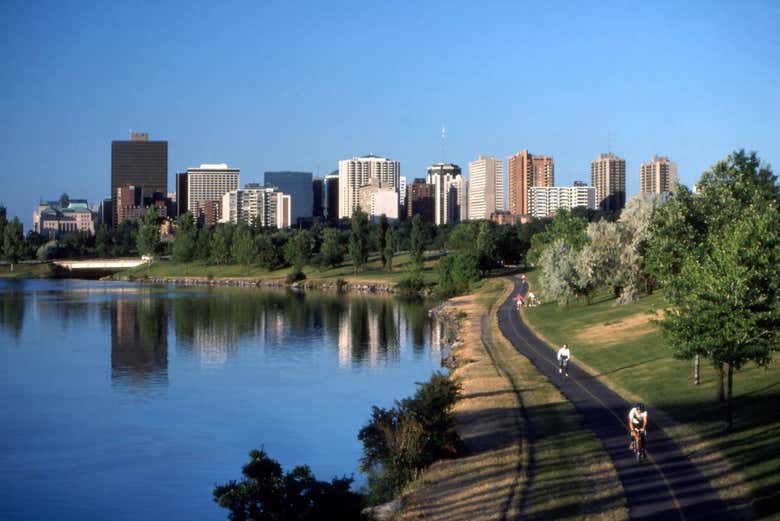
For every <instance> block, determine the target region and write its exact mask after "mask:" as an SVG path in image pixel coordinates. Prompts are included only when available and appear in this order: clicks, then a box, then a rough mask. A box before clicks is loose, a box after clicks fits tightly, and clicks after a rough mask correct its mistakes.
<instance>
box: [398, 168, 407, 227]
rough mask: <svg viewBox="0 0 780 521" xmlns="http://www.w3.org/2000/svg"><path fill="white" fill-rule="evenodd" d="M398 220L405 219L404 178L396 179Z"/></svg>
mask: <svg viewBox="0 0 780 521" xmlns="http://www.w3.org/2000/svg"><path fill="white" fill-rule="evenodd" d="M398 218H399V219H400V220H404V219H405V218H406V178H405V177H404V176H399V177H398Z"/></svg>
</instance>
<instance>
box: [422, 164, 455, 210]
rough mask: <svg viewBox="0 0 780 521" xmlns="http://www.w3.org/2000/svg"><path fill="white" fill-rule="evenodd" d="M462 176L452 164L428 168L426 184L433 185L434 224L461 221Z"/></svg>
mask: <svg viewBox="0 0 780 521" xmlns="http://www.w3.org/2000/svg"><path fill="white" fill-rule="evenodd" d="M462 180H463V175H462V174H461V170H460V167H459V166H458V165H454V164H452V163H436V164H435V165H431V166H429V167H428V184H429V185H433V214H434V222H435V223H436V224H447V223H453V222H458V221H460V220H461V210H462V206H461V205H462V202H463V194H462V193H461V192H462V190H463V183H462Z"/></svg>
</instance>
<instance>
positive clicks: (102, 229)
mask: <svg viewBox="0 0 780 521" xmlns="http://www.w3.org/2000/svg"><path fill="white" fill-rule="evenodd" d="M113 247H114V240H113V237H112V234H111V231H110V230H109V229H108V226H106V225H105V224H101V225H100V226H98V229H97V231H96V232H95V253H96V254H97V256H98V257H108V256H109V255H111V250H112V248H113Z"/></svg>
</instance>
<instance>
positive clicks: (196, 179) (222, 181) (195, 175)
mask: <svg viewBox="0 0 780 521" xmlns="http://www.w3.org/2000/svg"><path fill="white" fill-rule="evenodd" d="M240 177H241V170H240V169H239V168H228V166H227V165H226V164H225V163H219V164H215V165H200V167H198V168H188V169H187V179H186V183H183V185H186V186H184V188H186V190H185V193H186V197H181V196H179V195H178V194H177V198H178V199H183V200H186V201H187V205H186V206H184V205H182V207H183V208H186V210H185V211H188V212H190V213H191V214H192V216H193V217H195V218H196V219H198V218H199V217H200V214H201V213H202V212H203V211H208V213H209V214H211V213H213V212H212V208H211V206H213V205H206V204H205V203H206V202H207V201H215V202H216V206H219V204H221V201H222V196H223V195H225V193H226V192H229V191H231V190H236V189H238V183H239V180H240ZM177 184H178V183H177Z"/></svg>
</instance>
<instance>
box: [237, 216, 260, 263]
mask: <svg viewBox="0 0 780 521" xmlns="http://www.w3.org/2000/svg"><path fill="white" fill-rule="evenodd" d="M232 253H233V258H234V259H235V261H236V262H237V263H239V264H241V265H243V266H251V265H252V264H254V263H255V262H257V244H256V243H255V237H254V235H253V234H252V230H251V229H250V228H249V226H247V225H245V224H239V225H238V226H237V227H236V231H235V233H234V234H233V246H232Z"/></svg>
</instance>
